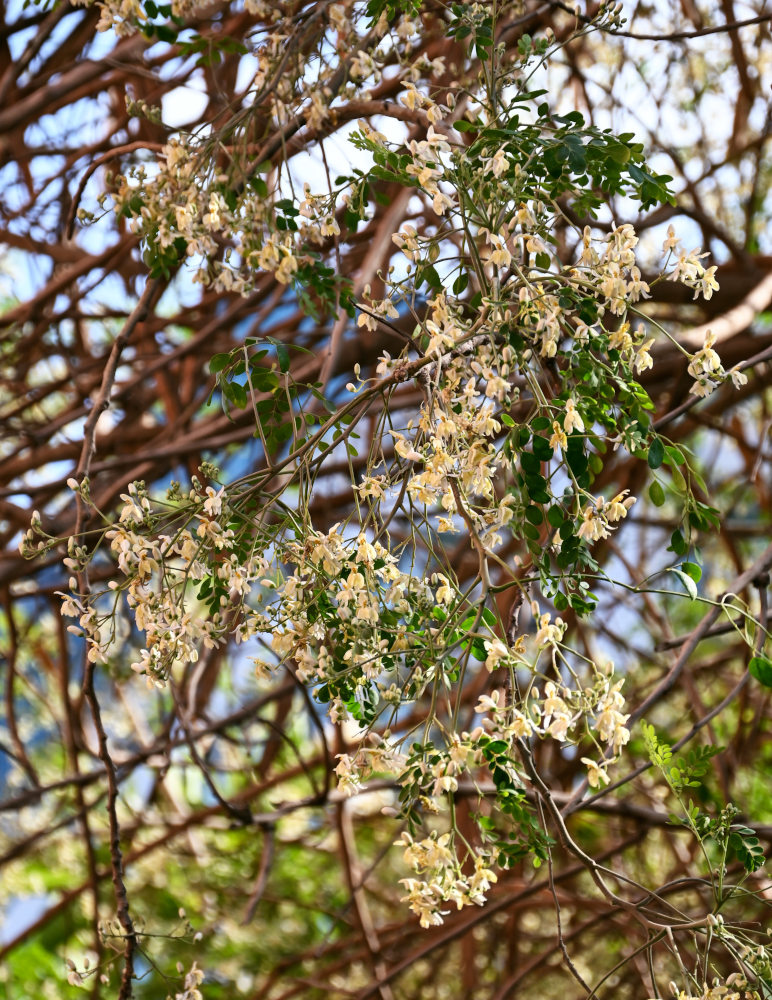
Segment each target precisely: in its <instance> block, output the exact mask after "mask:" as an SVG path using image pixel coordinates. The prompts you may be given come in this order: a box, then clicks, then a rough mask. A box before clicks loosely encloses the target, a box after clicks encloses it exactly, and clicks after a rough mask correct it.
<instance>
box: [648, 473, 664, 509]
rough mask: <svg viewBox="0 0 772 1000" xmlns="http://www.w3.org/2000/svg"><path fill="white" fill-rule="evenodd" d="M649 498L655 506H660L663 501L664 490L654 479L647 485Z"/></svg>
mask: <svg viewBox="0 0 772 1000" xmlns="http://www.w3.org/2000/svg"><path fill="white" fill-rule="evenodd" d="M649 499H650V500H651V502H652V503H653V504H654V506H655V507H661V506H662V505H663V504H664V502H665V491H664V490H663V489H662V486H661V485H660V484H659V483H658V482H657V480H656V479H655V480H654V482H653V483H652V484H651V486H650V487H649Z"/></svg>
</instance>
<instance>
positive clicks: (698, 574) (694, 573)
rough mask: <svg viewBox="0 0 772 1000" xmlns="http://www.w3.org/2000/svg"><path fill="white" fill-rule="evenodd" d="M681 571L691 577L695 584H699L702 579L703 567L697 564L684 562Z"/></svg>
mask: <svg viewBox="0 0 772 1000" xmlns="http://www.w3.org/2000/svg"><path fill="white" fill-rule="evenodd" d="M681 571H682V572H684V573H686V575H687V576H690V577H691V578H692V580H694V582H695V583H699V582H700V580H701V579H702V567H701V566H698V565H697V563H693V562H683V563H681Z"/></svg>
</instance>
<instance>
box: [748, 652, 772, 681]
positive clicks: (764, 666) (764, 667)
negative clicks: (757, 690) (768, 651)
mask: <svg viewBox="0 0 772 1000" xmlns="http://www.w3.org/2000/svg"><path fill="white" fill-rule="evenodd" d="M748 673H749V674H750V675H751V677H755V678H756V680H757V681H758V682H759V684H763V685H764V687H768V688H772V660H770V659H769V658H768V657H766V656H754V657H753V658H752V659H751V662H750V663H749V664H748Z"/></svg>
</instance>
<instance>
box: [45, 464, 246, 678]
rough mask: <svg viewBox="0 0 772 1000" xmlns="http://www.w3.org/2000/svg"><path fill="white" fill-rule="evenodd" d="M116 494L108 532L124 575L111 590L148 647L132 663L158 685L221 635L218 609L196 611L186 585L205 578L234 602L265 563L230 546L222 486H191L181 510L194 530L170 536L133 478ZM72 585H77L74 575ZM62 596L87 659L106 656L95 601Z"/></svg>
mask: <svg viewBox="0 0 772 1000" xmlns="http://www.w3.org/2000/svg"><path fill="white" fill-rule="evenodd" d="M121 499H122V500H123V502H124V503H123V507H122V509H121V512H120V514H119V517H118V521H117V522H116V524H115V525H113V527H111V528H110V529H109V530H108V531H106V532H105V538H106V539H108V540H109V542H110V549H111V551H112V552H113V554H114V556H115V559H116V563H117V565H118V568H119V570H120V571H121V573H122V574H123V576H124V577H125V581H126V582H125V584H124V585H123V586H122V587H121V586H119V584H117V583H114V582H113V583H111V589H113V590H119V589H121V590H123V591H124V593H125V596H126V601H127V603H128V606H129V608H130V609H131V612H132V617H133V620H134V624H135V626H136V628H137V629H138V630H139V631H140V632H143V633H144V634H145V642H146V647H145V648H144V649H142V650H141V653H140V656H139V659H138V660H137V661H136V662H134V663H133V664H132V669H133V670H135V671H136V672H137V673H140V674H143V675H147V676H148V678H150V679H152V681H153V682H155V683H159V684H162V683H164V682H165V681H166V679H167V677H168V675H169V671H170V670H171V669H172V667H173V666H174V665H175V664H185V663H194V662H196V661H197V660H198V657H199V652H200V649H201V648H202V647H203V648H207V649H211V648H214V647H215V646H219V645H221V644H222V643H223V642H224V641H225V640H226V631H227V626H226V623H225V621H224V619H223V617H222V615H221V614H220V612H219V611H215V612H214V613H213V614H211V615H207V614H202V613H200V610H199V608H198V607H197V605H196V602H191V600H190V595H189V585H190V584H192V583H196V582H201V581H203V580H205V579H207V578H210V579H211V581H212V582H213V583H214V584H215V585H216V587H217V588H218V589H219V590H220V591H221V593H222V597H221V601H220V603H221V604H222V603H223V602H225V601H227V602H228V604H229V605H230V607H231V608H234V609H235V608H237V607H239V605H241V604H242V603H243V601H244V600H245V598H246V597H247V596H248V595H249V593H250V590H251V586H252V582H253V581H254V580H256V579H258V578H260V577H261V576H263V575H264V574H265V569H266V567H265V562H264V560H262V559H260V558H258V557H254V556H251V557H249V558H247V559H246V560H243V559H241V558H239V556H238V555H237V554H236V552H234V551H233V546H234V543H235V537H234V533H233V530H232V529H231V528H228V527H225V526H224V524H223V522H224V521H227V519H228V517H229V512H228V506H227V496H226V494H225V491H224V489H220V490H219V491H215V490H214V488H213V487H211V486H210V487H207V488H206V490H205V491H203V492H198V491H197V490H192V491H191V492H190V494H189V497H188V501H187V511H186V512H187V515H188V518H189V519H193V520H195V521H197V522H198V523H197V527H196V529H195V532H194V533H193V532H191V531H190V530H189V529H188V528H181V529H180V530H179V531H177V532H176V534H174V535H173V536H170V535H166V534H163V533H162V534H156V530H155V520H156V513H155V512H154V511H153V508H152V505H151V503H150V501H149V499H148V497H147V494H146V493H145V492H144V487H142V486H141V485H138V484H136V483H132V484H131V485H130V486H129V492H128V493H126V494H122V496H121ZM71 588H72V590H75V588H76V584H75V581H74V580H72V581H71ZM62 596H63V601H62V609H61V610H62V614H63V615H66V616H68V617H76V618H78V626H70V630H71V631H75V632H76V633H77V634H82V635H84V636H85V638H86V641H87V643H88V656H89V659H90V660H92V661H93V662H98V663H104V662H108V660H109V657H110V652H111V646H112V643H113V641H114V635H113V634H112V633H111V635H110V636H109V637H108V638H106V639H105V638H104V637H103V634H102V633H103V628H101V627H100V620H99V615H98V614H97V610H96V607H95V605H94V603H93V602H85V601H83V600H82V599H81V598H79V597H78V596H75V595H73V594H67V595H62ZM107 617H109V616H107Z"/></svg>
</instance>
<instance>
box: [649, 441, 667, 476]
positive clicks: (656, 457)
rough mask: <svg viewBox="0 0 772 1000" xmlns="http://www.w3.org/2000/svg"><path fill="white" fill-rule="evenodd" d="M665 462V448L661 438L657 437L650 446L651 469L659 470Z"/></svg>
mask: <svg viewBox="0 0 772 1000" xmlns="http://www.w3.org/2000/svg"><path fill="white" fill-rule="evenodd" d="M664 460H665V446H664V445H663V444H662V441H661V440H660V438H658V437H656V438H654V440H653V441H652V442H651V445H650V446H649V468H650V469H658V468H659V467H660V465H662V463H663V462H664Z"/></svg>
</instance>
